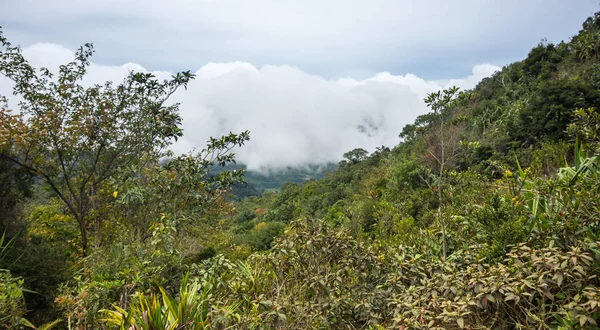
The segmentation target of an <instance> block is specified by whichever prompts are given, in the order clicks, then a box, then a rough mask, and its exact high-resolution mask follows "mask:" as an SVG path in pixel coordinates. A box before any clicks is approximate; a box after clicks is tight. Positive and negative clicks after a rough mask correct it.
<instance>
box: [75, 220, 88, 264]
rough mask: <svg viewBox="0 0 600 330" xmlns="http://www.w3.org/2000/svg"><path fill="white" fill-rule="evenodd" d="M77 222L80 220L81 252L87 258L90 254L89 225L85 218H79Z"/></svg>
mask: <svg viewBox="0 0 600 330" xmlns="http://www.w3.org/2000/svg"><path fill="white" fill-rule="evenodd" d="M77 222H79V230H80V232H81V254H82V257H84V258H85V257H87V255H88V240H87V228H86V227H87V226H86V224H85V220H83V219H81V218H79V219H77Z"/></svg>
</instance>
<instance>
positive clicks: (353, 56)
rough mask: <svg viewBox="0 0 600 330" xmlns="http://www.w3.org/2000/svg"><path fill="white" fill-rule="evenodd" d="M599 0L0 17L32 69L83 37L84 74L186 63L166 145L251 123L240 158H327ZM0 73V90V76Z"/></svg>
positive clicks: (386, 2)
mask: <svg viewBox="0 0 600 330" xmlns="http://www.w3.org/2000/svg"><path fill="white" fill-rule="evenodd" d="M599 5H600V2H599V1H598V0H589V1H588V0H577V1H566V0H529V1H517V0H504V1H500V0H498V1H491V0H461V1H441V0H421V1H400V0H370V1H357V0H344V1H341V0H328V1H325V0H320V1H316V0H295V1H291V0H278V1H267V0H252V1H248V0H196V1H193V0H171V1H164V0H162V1H159V0H145V1H133V0H103V1H90V0H79V1H66V0H54V1H45V0H18V1H17V0H0V8H2V10H0V26H2V27H3V31H4V34H5V36H6V37H7V38H8V39H9V40H10V41H11V42H12V43H13V44H19V45H21V46H22V47H23V49H24V54H25V55H26V57H27V58H28V59H29V60H30V62H31V63H32V64H33V65H34V66H36V67H42V66H45V67H49V68H50V69H56V68H57V67H58V65H60V64H62V63H65V62H68V61H69V60H71V59H72V57H73V50H75V49H77V47H78V46H79V45H81V44H84V43H86V42H93V43H94V46H95V49H96V53H95V55H94V57H93V59H92V62H93V63H92V67H91V68H90V72H89V75H88V77H87V78H86V80H87V81H88V83H92V82H102V81H106V80H113V81H121V80H122V79H123V78H124V77H125V75H127V73H128V72H129V71H131V70H134V71H149V72H154V73H156V75H157V76H158V77H168V76H169V75H170V74H171V73H175V72H177V71H180V70H191V71H192V72H196V74H197V78H196V79H195V80H194V81H193V82H192V84H191V85H190V86H189V88H188V90H187V91H183V90H182V91H180V92H178V93H177V94H176V95H174V96H173V99H172V101H174V102H181V111H182V117H183V129H184V134H185V135H184V138H183V139H182V140H180V141H179V142H178V143H177V144H176V145H174V147H173V148H174V150H175V151H176V152H186V151H189V150H191V149H193V148H197V149H201V148H202V147H203V146H204V145H205V142H206V140H208V137H209V136H219V135H222V134H226V133H228V132H229V131H233V132H240V131H242V130H250V131H251V136H250V137H251V141H250V142H249V143H248V144H247V145H246V146H245V147H243V148H241V149H239V150H236V154H237V159H238V160H239V161H240V162H242V163H245V164H247V165H248V167H249V168H251V169H276V168H281V167H285V166H298V165H303V164H315V163H316V164H319V163H326V162H337V161H339V160H340V159H341V157H342V154H343V153H344V152H346V151H348V150H351V149H354V148H357V147H362V148H365V149H367V150H371V151H372V150H374V148H375V147H376V146H381V145H385V146H393V145H395V144H397V143H398V142H399V139H398V133H399V132H400V131H401V129H402V127H403V126H404V125H406V124H409V123H412V122H413V121H414V119H415V118H416V117H417V116H418V115H420V114H423V113H426V112H427V108H426V106H425V105H424V103H423V98H424V97H425V96H426V95H427V93H430V92H433V91H436V90H439V89H442V88H446V87H449V86H451V85H457V86H459V87H461V88H463V89H468V88H473V87H474V86H475V85H476V84H477V82H478V81H480V80H481V79H482V78H484V77H486V76H490V75H492V74H493V73H494V72H495V71H496V70H499V69H500V68H501V67H502V66H504V65H506V64H509V63H511V62H514V61H517V60H520V59H523V58H524V57H525V56H526V55H527V53H528V51H529V50H530V49H531V48H532V47H534V46H535V45H537V44H538V43H539V42H540V40H542V39H543V38H546V39H547V40H548V41H550V42H559V41H561V40H568V39H569V38H570V37H571V36H573V35H575V34H576V33H577V32H578V31H579V29H580V28H581V23H582V22H583V21H584V20H585V19H586V18H587V17H588V16H590V15H591V14H593V13H594V12H595V11H597V10H598V9H600V6H599ZM2 78H3V77H0V94H2V95H10V86H11V85H10V83H9V82H7V81H6V79H2Z"/></svg>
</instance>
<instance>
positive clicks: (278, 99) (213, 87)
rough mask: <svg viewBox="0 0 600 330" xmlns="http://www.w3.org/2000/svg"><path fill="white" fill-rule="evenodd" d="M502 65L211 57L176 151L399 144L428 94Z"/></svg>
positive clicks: (43, 52) (329, 157)
mask: <svg viewBox="0 0 600 330" xmlns="http://www.w3.org/2000/svg"><path fill="white" fill-rule="evenodd" d="M23 53H24V55H25V56H26V58H28V59H29V60H30V62H31V63H32V64H33V65H34V66H36V67H42V66H44V67H48V68H50V69H54V68H57V67H58V65H59V64H62V63H65V62H67V61H69V60H71V59H72V58H73V52H72V51H71V50H69V49H67V48H65V47H62V46H60V45H56V44H48V43H44V44H35V45H32V46H30V47H26V48H24V49H23ZM131 70H133V71H147V70H146V69H145V68H143V67H142V66H140V65H138V64H135V63H127V64H124V65H121V66H106V65H98V64H94V63H92V65H91V67H90V69H89V73H88V76H87V77H86V80H85V81H84V83H86V84H91V83H101V82H104V81H107V80H112V81H117V82H118V81H121V80H122V79H123V78H124V77H125V76H126V75H127V74H128V72H129V71H131ZM497 70H499V68H498V67H496V66H494V65H490V64H480V65H476V66H474V67H473V69H472V73H471V75H469V76H467V77H462V78H457V79H451V80H446V81H435V80H425V79H422V78H419V77H418V76H416V75H413V74H410V73H409V74H405V75H393V74H390V73H388V72H381V73H378V74H376V75H374V76H373V77H371V78H368V79H363V80H356V79H353V78H343V79H337V80H328V79H325V78H323V77H321V76H318V75H314V74H309V73H307V72H304V71H302V70H300V69H299V68H297V67H294V66H287V65H265V66H262V67H260V68H258V67H256V66H254V65H252V64H250V63H246V62H229V63H208V64H206V65H204V66H202V67H200V69H198V70H197V71H196V75H197V77H196V79H195V80H193V81H192V82H191V83H190V85H189V86H188V89H187V91H185V90H181V91H178V92H177V93H176V94H175V95H174V96H173V98H172V101H173V102H180V103H181V115H182V117H183V129H184V137H183V138H182V139H181V140H180V141H179V142H177V143H176V144H175V145H174V146H173V150H174V151H175V152H177V153H185V152H188V151H190V150H191V149H193V148H196V149H202V148H203V146H204V145H205V143H206V141H207V140H208V138H209V137H210V136H215V137H216V136H220V135H223V134H227V133H229V132H230V131H233V132H241V131H243V130H250V131H251V135H250V138H251V140H250V142H249V143H248V144H247V145H246V146H244V147H243V148H240V149H238V150H236V154H237V159H238V161H239V162H241V163H244V164H246V165H247V166H248V168H249V169H253V170H265V169H278V168H283V167H286V166H301V165H306V164H324V163H327V162H337V161H339V160H340V159H341V158H342V154H343V153H344V152H346V151H349V150H351V149H354V148H364V149H367V150H370V151H373V150H374V148H375V147H377V146H381V145H385V146H394V145H396V144H397V143H398V142H399V139H398V133H399V132H400V131H401V130H402V127H404V125H406V124H409V123H412V122H413V121H414V119H415V118H416V117H417V116H418V115H421V114H424V113H426V112H427V111H428V110H427V107H426V106H425V104H424V102H423V98H424V97H425V96H426V95H427V94H428V93H430V92H433V91H436V90H439V89H442V88H446V87H449V86H452V85H456V86H458V87H461V88H462V89H469V88H472V87H474V86H475V85H476V84H477V82H479V81H480V80H481V79H482V78H484V77H487V76H490V75H491V74H493V73H494V72H495V71H497ZM154 73H155V74H156V75H157V77H159V78H167V77H169V76H170V73H169V72H154ZM10 86H11V85H10V83H9V82H8V81H7V80H6V79H5V78H4V77H0V95H7V96H9V99H10V98H11V97H10V95H11V93H10ZM12 98H13V100H12V101H13V102H14V97H12ZM11 103H12V102H11ZM13 104H14V103H13Z"/></svg>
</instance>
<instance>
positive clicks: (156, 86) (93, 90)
mask: <svg viewBox="0 0 600 330" xmlns="http://www.w3.org/2000/svg"><path fill="white" fill-rule="evenodd" d="M92 54H93V46H92V45H91V44H86V45H85V46H83V47H81V48H79V50H78V51H77V52H76V54H75V59H74V61H72V62H71V63H68V64H66V65H62V66H60V69H59V71H58V74H57V75H54V74H53V73H52V72H51V71H50V70H49V69H46V68H42V69H40V70H36V69H35V68H33V67H32V66H31V65H30V64H29V63H28V62H27V60H26V59H25V58H24V57H23V55H22V52H21V49H20V48H19V47H14V46H12V45H11V44H10V43H9V42H8V41H7V40H6V38H5V37H4V35H3V34H2V31H1V30H0V72H1V73H2V74H3V75H5V76H6V77H8V78H10V79H11V80H13V81H14V83H15V85H14V89H13V94H15V95H18V96H20V97H21V98H22V101H21V102H20V103H19V107H20V109H19V110H20V113H18V114H13V113H12V112H11V111H10V110H9V108H8V105H7V102H6V99H5V98H4V99H3V102H0V151H2V152H3V153H4V154H5V155H6V157H7V158H8V159H10V160H11V161H12V162H14V163H16V164H18V165H20V166H22V167H23V168H26V169H27V170H29V171H31V172H32V173H34V174H36V175H38V176H39V177H41V178H42V179H43V180H44V181H45V182H46V183H47V184H48V186H49V187H50V188H51V189H52V190H53V191H54V193H55V194H56V195H57V196H58V197H59V198H60V200H62V202H64V204H65V206H66V208H67V209H68V211H69V213H70V214H71V215H72V216H73V217H74V218H75V219H76V221H77V223H78V224H79V228H80V234H81V249H82V253H83V255H86V254H87V250H88V227H89V225H90V223H91V222H92V221H93V216H92V210H93V209H94V208H95V205H96V204H95V198H96V196H97V194H98V190H99V188H100V186H101V185H102V184H105V183H106V182H107V181H108V179H110V178H114V177H115V176H117V175H118V173H119V170H120V169H125V168H136V169H141V168H143V167H144V166H145V164H149V163H153V162H157V161H158V159H159V158H160V157H162V156H164V155H165V154H166V150H167V147H168V146H169V145H170V144H171V143H172V141H173V140H177V138H178V137H181V136H182V130H181V128H180V127H179V125H180V123H181V117H180V115H179V105H178V104H167V100H168V99H169V97H170V96H171V95H173V93H174V92H175V91H176V90H177V89H178V88H180V87H186V86H187V84H188V83H189V81H190V80H191V79H193V78H194V75H193V74H192V73H190V72H189V71H186V72H181V73H177V74H176V75H174V76H172V77H171V79H169V80H165V81H162V82H160V81H158V80H157V79H156V78H155V77H154V76H153V75H152V74H151V73H133V72H131V73H130V74H129V75H128V76H127V77H126V78H125V80H124V81H123V82H122V83H120V84H118V85H115V84H113V83H112V82H106V83H104V84H103V85H94V86H91V87H84V86H83V85H82V84H81V81H82V78H83V77H84V75H85V74H86V70H87V68H88V66H89V65H90V63H89V58H90V56H91V55H92ZM247 138H248V136H247V132H246V133H245V135H243V136H236V135H235V134H233V136H230V138H229V139H225V140H217V139H215V140H214V141H213V142H215V141H216V142H215V143H212V147H213V148H212V149H210V148H209V149H210V150H209V151H210V152H208V153H209V154H210V155H211V156H214V155H215V153H216V155H218V157H217V158H213V159H209V160H208V162H209V163H210V162H211V161H218V162H222V161H225V162H226V161H230V160H231V159H232V157H233V156H227V154H226V153H223V151H224V150H228V149H227V148H230V145H231V144H239V145H241V144H243V142H244V141H245V140H247ZM203 161H204V162H206V161H207V160H206V159H204V160H203Z"/></svg>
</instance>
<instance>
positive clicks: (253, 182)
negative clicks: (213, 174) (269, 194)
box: [223, 163, 338, 198]
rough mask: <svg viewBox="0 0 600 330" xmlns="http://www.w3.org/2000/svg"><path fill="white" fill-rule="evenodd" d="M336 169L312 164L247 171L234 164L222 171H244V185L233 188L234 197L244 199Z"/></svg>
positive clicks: (330, 164) (319, 176)
mask: <svg viewBox="0 0 600 330" xmlns="http://www.w3.org/2000/svg"><path fill="white" fill-rule="evenodd" d="M337 167H338V165H337V164H333V163H328V164H326V165H316V164H312V165H305V166H297V167H286V168H283V169H276V170H265V171H253V170H247V169H246V165H244V164H235V165H228V166H226V167H224V168H223V170H227V171H231V170H240V169H243V170H244V171H245V181H246V183H244V184H237V185H235V186H234V195H236V196H237V197H238V198H244V197H247V196H258V195H260V194H262V193H263V192H265V191H279V190H280V189H281V187H283V185H285V184H286V183H290V182H295V183H300V182H304V181H307V180H311V179H320V178H322V177H323V176H324V175H325V173H327V172H331V171H334V170H335V169H337Z"/></svg>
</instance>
